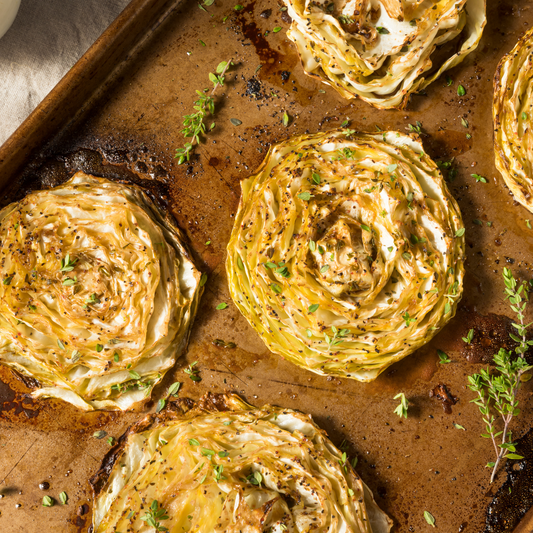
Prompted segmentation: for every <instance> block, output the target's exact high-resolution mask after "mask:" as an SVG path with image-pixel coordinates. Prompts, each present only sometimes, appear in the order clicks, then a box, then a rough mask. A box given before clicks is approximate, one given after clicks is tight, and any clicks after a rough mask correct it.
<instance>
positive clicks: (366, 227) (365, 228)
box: [361, 224, 372, 233]
mask: <svg viewBox="0 0 533 533" xmlns="http://www.w3.org/2000/svg"><path fill="white" fill-rule="evenodd" d="M361 228H362V229H364V230H365V231H368V233H372V230H371V229H370V228H369V227H368V226H366V225H365V224H361Z"/></svg>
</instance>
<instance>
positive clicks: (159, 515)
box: [141, 500, 168, 531]
mask: <svg viewBox="0 0 533 533" xmlns="http://www.w3.org/2000/svg"><path fill="white" fill-rule="evenodd" d="M141 520H143V521H144V522H146V523H147V524H148V525H149V526H152V527H153V528H155V530H156V531H168V527H165V526H162V525H161V522H160V520H168V515H167V512H166V511H165V509H163V508H162V507H161V508H159V503H158V501H157V500H154V501H153V502H152V505H150V510H149V511H147V512H146V513H145V515H144V516H141Z"/></svg>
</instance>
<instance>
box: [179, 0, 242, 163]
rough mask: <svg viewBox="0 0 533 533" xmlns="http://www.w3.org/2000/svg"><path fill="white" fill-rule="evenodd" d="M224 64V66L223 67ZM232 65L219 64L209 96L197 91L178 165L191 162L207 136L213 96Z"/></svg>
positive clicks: (184, 130) (188, 118)
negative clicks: (197, 146) (208, 117)
mask: <svg viewBox="0 0 533 533" xmlns="http://www.w3.org/2000/svg"><path fill="white" fill-rule="evenodd" d="M204 5H205V2H204ZM199 41H200V43H201V44H202V45H203V46H206V44H205V43H204V42H203V41H202V40H200V39H199ZM223 64H224V66H223V67H221V65H223ZM231 64H232V63H231V60H230V61H223V62H221V63H219V64H218V66H217V69H216V72H217V73H216V74H213V73H210V74H209V79H210V80H211V81H212V82H213V85H214V86H213V89H212V90H211V92H210V93H209V95H207V94H205V92H202V91H198V90H197V91H196V94H197V95H198V100H196V101H195V102H194V109H195V111H196V112H195V113H192V114H190V115H185V116H184V117H183V119H184V120H183V126H184V129H183V130H181V132H182V133H183V136H184V137H185V138H186V139H190V140H189V141H186V142H185V144H184V145H183V147H182V148H177V149H176V153H175V155H174V157H175V158H176V159H177V160H178V165H181V164H183V163H185V161H189V160H190V158H191V154H192V153H193V151H194V146H195V145H197V144H199V143H200V140H201V137H202V136H204V135H205V133H206V130H207V128H206V124H205V122H204V121H205V120H206V119H207V116H208V115H214V114H215V101H214V99H213V95H214V93H215V91H216V90H217V89H218V87H220V86H222V85H224V79H225V78H224V75H225V73H226V72H227V70H228V68H229V67H230V65H231ZM213 124H214V123H213ZM211 129H212V128H211Z"/></svg>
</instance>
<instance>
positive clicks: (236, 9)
mask: <svg viewBox="0 0 533 533" xmlns="http://www.w3.org/2000/svg"><path fill="white" fill-rule="evenodd" d="M233 9H234V10H235V11H240V10H241V9H244V8H243V7H242V6H241V4H237V5H236V6H235V7H234V8H233Z"/></svg>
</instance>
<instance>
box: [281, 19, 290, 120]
mask: <svg viewBox="0 0 533 533" xmlns="http://www.w3.org/2000/svg"><path fill="white" fill-rule="evenodd" d="M280 29H281V28H280ZM290 120H291V119H290V117H289V115H288V114H287V112H286V111H284V112H283V119H282V122H283V125H284V126H285V127H287V126H288V125H289V122H290Z"/></svg>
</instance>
